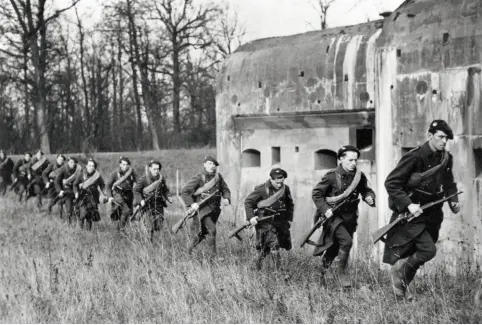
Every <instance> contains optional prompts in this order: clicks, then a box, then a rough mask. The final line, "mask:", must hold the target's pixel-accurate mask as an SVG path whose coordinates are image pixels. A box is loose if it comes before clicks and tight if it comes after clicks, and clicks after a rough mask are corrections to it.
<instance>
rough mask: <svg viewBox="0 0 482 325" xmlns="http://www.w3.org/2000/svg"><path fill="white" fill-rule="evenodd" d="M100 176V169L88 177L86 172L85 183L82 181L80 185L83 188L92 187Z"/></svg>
mask: <svg viewBox="0 0 482 325" xmlns="http://www.w3.org/2000/svg"><path fill="white" fill-rule="evenodd" d="M99 177H100V173H99V172H98V171H95V173H94V174H93V175H92V176H91V177H89V178H87V174H84V179H86V178H87V179H86V180H85V181H84V182H83V183H80V185H79V187H80V188H81V189H86V188H88V187H90V186H91V185H92V184H94V183H95V182H96V181H97V180H98V179H99Z"/></svg>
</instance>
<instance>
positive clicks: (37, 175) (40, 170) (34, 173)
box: [28, 157, 50, 181]
mask: <svg viewBox="0 0 482 325" xmlns="http://www.w3.org/2000/svg"><path fill="white" fill-rule="evenodd" d="M37 161H39V160H38V159H37V157H35V158H33V159H32V160H31V162H30V164H29V165H28V173H29V174H30V175H31V176H32V177H35V178H36V181H40V180H42V173H43V172H44V170H45V169H47V167H48V166H49V165H50V162H49V161H48V160H47V159H45V161H44V163H43V164H42V165H40V167H39V168H37V169H36V170H33V169H32V166H33V165H35V164H36V163H37Z"/></svg>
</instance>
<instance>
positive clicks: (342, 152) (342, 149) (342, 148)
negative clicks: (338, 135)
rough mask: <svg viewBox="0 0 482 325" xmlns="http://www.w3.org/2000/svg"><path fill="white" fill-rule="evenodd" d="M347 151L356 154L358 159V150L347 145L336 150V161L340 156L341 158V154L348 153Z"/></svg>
mask: <svg viewBox="0 0 482 325" xmlns="http://www.w3.org/2000/svg"><path fill="white" fill-rule="evenodd" d="M348 151H353V152H356V153H357V155H358V157H360V150H358V148H357V147H355V146H351V145H347V146H343V147H341V148H340V149H339V150H338V154H337V155H336V157H337V158H338V159H340V157H341V156H343V154H344V153H345V152H348Z"/></svg>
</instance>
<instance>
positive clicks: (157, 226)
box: [133, 160, 172, 241]
mask: <svg viewBox="0 0 482 325" xmlns="http://www.w3.org/2000/svg"><path fill="white" fill-rule="evenodd" d="M161 168H162V165H161V162H160V161H158V160H151V161H150V162H149V165H148V166H146V174H145V175H143V176H142V177H141V178H139V179H138V180H137V183H136V184H135V185H134V188H133V192H134V202H135V204H136V209H137V210H138V211H136V212H134V213H136V214H137V213H145V214H147V215H148V218H149V222H150V228H151V241H153V240H154V233H155V232H159V231H160V230H161V226H162V223H163V221H164V208H165V207H167V203H166V202H169V203H172V198H171V192H170V191H169V187H167V184H166V178H165V177H164V176H163V175H162V174H161Z"/></svg>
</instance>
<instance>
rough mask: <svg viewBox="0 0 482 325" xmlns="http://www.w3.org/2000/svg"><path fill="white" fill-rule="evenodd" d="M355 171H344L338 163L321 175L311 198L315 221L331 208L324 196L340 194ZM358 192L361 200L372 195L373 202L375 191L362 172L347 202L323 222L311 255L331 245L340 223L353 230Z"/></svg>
mask: <svg viewBox="0 0 482 325" xmlns="http://www.w3.org/2000/svg"><path fill="white" fill-rule="evenodd" d="M355 173H356V171H353V172H347V171H345V170H344V169H343V167H342V166H341V164H340V165H338V167H337V168H335V169H333V170H331V171H329V172H327V173H326V174H325V176H323V178H322V179H321V181H320V182H319V183H318V184H317V185H316V186H315V188H314V189H313V191H312V198H313V201H314V203H315V205H316V208H317V210H316V214H315V222H316V221H317V219H318V218H319V217H320V216H324V215H325V213H326V211H328V210H329V209H331V208H333V207H332V206H331V205H330V204H329V203H328V202H326V198H327V197H333V196H338V195H340V194H342V193H343V192H344V191H345V190H346V189H347V188H348V187H349V186H350V184H351V183H352V182H353V179H354V177H355ZM360 194H361V195H362V197H363V200H366V199H367V198H368V197H372V198H373V202H375V192H373V190H372V189H371V188H370V187H369V186H368V180H367V178H366V176H365V174H364V173H361V178H360V182H359V183H358V185H357V187H356V188H355V189H354V190H353V192H352V193H351V194H350V196H349V197H348V198H347V200H348V201H349V202H346V203H345V204H344V205H343V206H341V207H340V209H339V210H337V211H336V212H335V213H334V216H333V217H331V219H330V220H329V221H328V222H327V223H325V224H324V226H323V231H322V234H321V236H320V238H319V239H318V242H317V245H318V246H317V247H316V248H315V250H314V252H313V255H315V256H319V255H321V254H322V253H323V252H324V251H325V250H327V249H328V248H330V247H331V246H333V244H334V233H335V230H336V228H337V227H338V226H339V225H340V224H344V225H345V227H346V228H347V230H348V232H349V233H350V234H353V233H354V232H355V230H356V227H357V219H358V204H359V202H360V200H359V199H358V197H359V195H360Z"/></svg>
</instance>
